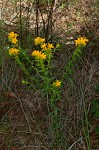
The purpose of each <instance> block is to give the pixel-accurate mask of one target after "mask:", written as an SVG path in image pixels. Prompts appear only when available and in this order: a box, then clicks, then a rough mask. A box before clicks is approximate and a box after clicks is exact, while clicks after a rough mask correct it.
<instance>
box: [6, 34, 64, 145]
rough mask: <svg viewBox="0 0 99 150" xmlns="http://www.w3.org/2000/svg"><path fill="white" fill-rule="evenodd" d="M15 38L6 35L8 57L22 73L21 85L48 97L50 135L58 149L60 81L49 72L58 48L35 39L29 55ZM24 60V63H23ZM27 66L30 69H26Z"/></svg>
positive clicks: (11, 35)
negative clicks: (9, 45) (8, 43)
mask: <svg viewBox="0 0 99 150" xmlns="http://www.w3.org/2000/svg"><path fill="white" fill-rule="evenodd" d="M17 36H18V35H17V34H16V33H14V32H11V33H9V34H8V40H9V41H10V42H11V43H12V47H11V48H10V49H9V55H10V56H11V57H14V58H15V61H16V63H17V64H18V65H19V66H20V67H21V69H22V70H23V72H24V75H25V79H22V84H27V85H28V86H30V88H31V87H32V88H33V87H34V89H35V90H39V91H40V92H41V94H42V95H43V96H46V97H49V106H50V109H51V112H50V114H49V116H50V118H51V126H52V133H53V136H54V141H55V143H57V147H59V146H58V145H59V142H58V140H59V138H61V137H60V136H59V135H60V129H59V110H58V108H57V105H56V102H57V100H60V99H61V98H60V97H61V90H60V88H61V81H60V80H58V79H56V78H55V76H54V74H52V71H51V69H52V68H53V67H52V66H51V61H52V59H53V54H54V53H55V51H56V49H57V47H58V46H57V47H54V45H53V44H52V43H46V42H45V38H41V37H36V38H35V39H34V44H35V48H36V49H35V48H34V50H32V52H31V54H30V55H29V54H28V51H25V50H24V49H22V48H21V47H20V45H19V42H18V39H17ZM24 59H25V62H24V61H23V60H24ZM27 64H28V65H29V67H30V69H28V68H27V66H26V65H27ZM32 72H33V74H32ZM33 85H34V86H33ZM56 141H57V142H56Z"/></svg>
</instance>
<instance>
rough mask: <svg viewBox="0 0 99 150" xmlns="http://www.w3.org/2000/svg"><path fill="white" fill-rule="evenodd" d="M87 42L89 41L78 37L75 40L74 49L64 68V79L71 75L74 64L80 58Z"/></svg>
mask: <svg viewBox="0 0 99 150" xmlns="http://www.w3.org/2000/svg"><path fill="white" fill-rule="evenodd" d="M88 42H89V40H88V39H87V38H86V37H79V38H78V39H77V40H75V45H76V49H75V50H74V52H73V54H72V56H71V59H70V60H69V62H68V64H67V65H66V68H65V77H66V78H68V77H69V76H71V75H72V73H73V67H74V65H75V63H77V60H78V59H80V57H81V56H82V49H83V48H84V47H85V46H86V44H87V43H88Z"/></svg>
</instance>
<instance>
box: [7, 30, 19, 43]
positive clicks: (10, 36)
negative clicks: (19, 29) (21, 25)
mask: <svg viewBox="0 0 99 150" xmlns="http://www.w3.org/2000/svg"><path fill="white" fill-rule="evenodd" d="M17 36H18V34H17V33H14V32H13V31H12V32H10V33H9V34H8V39H9V40H10V41H11V42H12V43H13V44H16V43H17V42H18V40H17Z"/></svg>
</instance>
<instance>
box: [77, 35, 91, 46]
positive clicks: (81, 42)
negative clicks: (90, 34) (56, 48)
mask: <svg viewBox="0 0 99 150" xmlns="http://www.w3.org/2000/svg"><path fill="white" fill-rule="evenodd" d="M87 42H89V40H88V39H87V38H86V37H85V38H84V37H79V38H78V39H77V40H75V44H76V46H79V45H83V46H86V44H87Z"/></svg>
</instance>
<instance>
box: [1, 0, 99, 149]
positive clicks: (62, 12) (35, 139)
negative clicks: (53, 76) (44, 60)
mask: <svg viewBox="0 0 99 150" xmlns="http://www.w3.org/2000/svg"><path fill="white" fill-rule="evenodd" d="M98 5H99V3H98V0H95V1H94V2H93V1H92V0H90V1H79V0H77V1H76V0H75V1H71V2H68V3H66V5H65V6H64V8H62V7H57V6H58V4H56V6H55V7H56V9H55V10H54V12H53V26H52V29H53V32H52V33H53V35H52V36H53V38H52V40H53V42H54V43H57V42H59V43H61V45H62V47H61V49H60V50H59V51H58V52H57V55H56V56H55V59H56V67H57V68H60V74H58V75H57V76H61V72H62V70H63V68H64V66H65V64H66V63H67V61H68V60H69V58H70V56H71V54H72V52H73V50H74V48H75V46H74V43H73V41H74V39H75V38H77V37H78V36H79V35H81V36H82V35H85V36H87V38H89V40H90V45H89V46H88V47H87V48H86V49H85V57H84V58H82V60H81V62H80V63H79V64H75V68H74V74H73V80H72V79H70V83H68V82H67V81H65V80H64V87H63V91H62V101H61V102H60V103H58V104H57V106H58V107H59V108H60V110H61V111H60V112H61V113H60V120H61V123H62V124H63V126H62V127H61V131H62V133H64V137H65V138H64V141H63V143H64V144H63V148H62V150H69V147H70V146H71V147H70V148H71V149H73V150H87V147H86V142H85V139H84V133H83V130H82V125H81V120H82V119H83V116H84V108H83V106H84V105H83V103H84V100H86V101H85V103H86V106H87V108H91V102H92V100H93V98H94V97H96V94H95V90H94V88H95V86H96V84H97V83H98V79H99V78H98V77H99V71H98V67H99V66H98V64H99V62H98V56H99V52H98V48H99V40H98V39H99V29H98V25H99V23H98V21H99V20H98V11H99V7H98ZM19 6H20V3H19V1H16V3H15V1H12V2H11V1H10V0H8V1H7V0H3V1H0V9H1V16H0V17H1V18H0V20H1V21H0V27H1V28H0V31H1V34H0V40H1V45H0V48H1V49H2V50H1V52H0V53H1V54H2V53H3V59H2V65H1V66H0V75H1V79H0V94H1V98H0V119H1V122H0V149H1V150H28V149H29V150H50V149H51V147H50V143H51V141H52V140H53V139H52V137H51V135H49V134H48V130H47V129H48V127H49V125H50V123H51V122H50V120H49V117H48V113H49V106H48V100H47V99H45V98H44V97H42V96H41V94H40V92H34V91H33V90H28V89H27V88H26V87H25V86H23V85H22V84H21V79H22V76H23V72H22V71H21V70H20V69H19V68H18V66H17V65H16V64H15V63H14V62H13V60H11V59H9V58H8V56H7V55H6V54H5V51H6V49H7V48H4V45H7V42H8V41H7V33H8V32H9V31H12V30H14V31H17V32H18V33H20V21H19V18H20V9H19ZM34 6H35V5H34V3H33V1H32V0H31V1H30V3H29V2H28V1H27V2H26V1H22V7H21V8H22V10H21V11H22V40H23V41H25V43H26V45H25V46H28V48H30V49H32V46H31V43H32V40H31V37H32V39H33V37H35V34H37V32H36V30H35V26H36V23H37V22H36V14H35V13H36V10H35V7H34ZM61 6H62V5H61ZM40 8H41V13H40V15H39V19H38V26H39V27H38V31H39V35H43V36H44V33H43V32H42V29H43V28H44V23H42V15H43V19H44V20H43V21H44V22H45V26H46V24H47V20H48V18H47V17H48V16H47V15H46V11H44V12H43V10H45V5H41V6H40ZM79 8H81V9H79ZM30 33H31V34H30ZM50 33H51V30H49V38H48V40H50V38H51V35H50ZM29 35H30V37H29ZM3 38H4V39H3ZM27 38H29V42H30V44H28V42H27ZM57 62H58V64H57ZM95 121H96V120H95V118H93V117H91V118H90V115H89V122H91V129H92V128H94V125H97V124H98V125H99V122H98V123H95ZM90 139H91V146H92V150H98V149H99V145H98V143H99V139H98V138H97V137H96V135H95V132H94V130H90ZM73 144H74V145H73Z"/></svg>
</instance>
